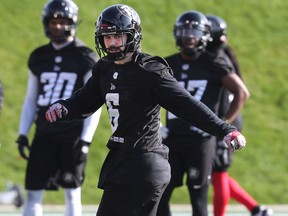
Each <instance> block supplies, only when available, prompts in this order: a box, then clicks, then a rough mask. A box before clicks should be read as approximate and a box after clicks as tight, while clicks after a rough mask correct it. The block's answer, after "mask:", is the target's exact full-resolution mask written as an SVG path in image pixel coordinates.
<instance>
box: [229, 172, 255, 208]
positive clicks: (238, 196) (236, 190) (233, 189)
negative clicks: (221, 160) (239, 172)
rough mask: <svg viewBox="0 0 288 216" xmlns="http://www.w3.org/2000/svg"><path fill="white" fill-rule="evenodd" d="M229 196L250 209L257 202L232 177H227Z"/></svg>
mask: <svg viewBox="0 0 288 216" xmlns="http://www.w3.org/2000/svg"><path fill="white" fill-rule="evenodd" d="M229 187H230V196H231V198H233V199H235V200H236V201H237V202H239V203H241V204H243V205H244V206H246V208H247V209H248V210H249V211H251V210H252V209H253V208H255V207H256V206H257V205H258V203H257V201H256V200H255V199H254V198H253V197H251V196H250V194H248V193H247V192H246V191H245V190H244V189H243V188H242V187H241V186H240V185H239V184H238V183H237V182H236V181H235V179H233V178H232V177H229Z"/></svg>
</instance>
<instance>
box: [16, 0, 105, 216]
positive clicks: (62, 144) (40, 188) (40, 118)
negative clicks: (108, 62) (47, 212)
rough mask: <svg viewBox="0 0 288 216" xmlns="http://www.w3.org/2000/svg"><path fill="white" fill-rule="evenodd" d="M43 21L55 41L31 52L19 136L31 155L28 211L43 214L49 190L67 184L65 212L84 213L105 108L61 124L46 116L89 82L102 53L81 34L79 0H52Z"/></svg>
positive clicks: (24, 153)
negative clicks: (90, 161) (89, 165)
mask: <svg viewBox="0 0 288 216" xmlns="http://www.w3.org/2000/svg"><path fill="white" fill-rule="evenodd" d="M42 22H43V27H44V32H45V35H46V36H47V37H48V38H49V39H50V42H49V43H48V44H45V45H43V46H40V47H38V48H36V49H35V50H34V51H33V52H32V53H31V54H30V58H29V62H28V66H29V71H30V72H29V79H28V86H27V94H26V98H25V101H24V104H23V108H22V113H21V119H20V125H19V132H18V133H19V137H18V139H17V141H16V142H17V144H18V149H19V152H20V155H21V156H22V157H23V158H24V159H26V160H28V164H27V169H26V178H25V188H26V189H27V199H26V202H25V205H24V210H23V215H24V216H41V215H42V198H43V194H44V191H45V190H53V189H54V190H56V189H57V188H58V186H61V187H63V188H64V193H65V203H66V207H65V215H69V216H71V215H77V216H81V215H82V207H81V185H82V184H83V182H84V177H85V166H86V159H87V153H88V150H89V145H90V143H91V141H92V137H93V135H94V132H95V130H96V127H97V125H98V121H99V117H100V113H101V109H99V110H98V112H96V113H95V114H94V115H93V116H91V117H90V118H87V119H85V120H81V121H73V122H59V123H55V124H49V123H48V122H47V121H46V119H45V112H46V110H47V108H48V107H49V105H50V104H52V103H53V102H55V101H56V100H59V99H63V98H64V99H65V98H68V97H70V96H71V95H72V93H73V92H75V91H77V90H79V89H80V88H81V87H82V86H83V85H84V83H85V82H86V81H87V80H88V78H89V77H90V76H91V71H92V67H93V65H94V64H95V62H96V61H97V57H96V53H95V52H93V51H92V50H91V49H90V48H88V47H87V46H86V45H85V44H84V43H83V42H82V41H80V40H79V39H78V38H76V37H75V33H76V27H77V24H78V6H77V5H76V4H75V3H74V2H73V1H71V0H50V1H48V2H47V3H46V4H45V6H44V9H43V12H42ZM34 121H35V124H36V128H35V134H34V138H33V141H32V143H31V145H29V141H28V133H29V131H30V129H31V126H32V124H33V122H34Z"/></svg>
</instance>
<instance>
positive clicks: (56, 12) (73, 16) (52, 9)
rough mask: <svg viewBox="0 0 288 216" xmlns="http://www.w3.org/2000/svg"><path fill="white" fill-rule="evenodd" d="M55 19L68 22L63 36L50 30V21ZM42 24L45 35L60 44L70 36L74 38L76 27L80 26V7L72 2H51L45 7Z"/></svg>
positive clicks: (61, 0)
mask: <svg viewBox="0 0 288 216" xmlns="http://www.w3.org/2000/svg"><path fill="white" fill-rule="evenodd" d="M53 18H54V19H57V18H63V19H67V20H68V25H66V26H65V28H64V30H63V34H61V35H53V34H52V32H51V29H50V28H49V20H50V19H53ZM42 22H43V26H44V32H45V35H46V36H47V37H48V38H50V39H51V40H52V41H55V42H58V43H61V42H65V41H66V40H67V38H68V37H69V36H72V37H74V36H75V34H76V27H77V25H78V7H77V5H76V4H75V3H74V2H73V1H71V0H50V1H48V3H47V4H46V5H45V6H44V9H43V12H42Z"/></svg>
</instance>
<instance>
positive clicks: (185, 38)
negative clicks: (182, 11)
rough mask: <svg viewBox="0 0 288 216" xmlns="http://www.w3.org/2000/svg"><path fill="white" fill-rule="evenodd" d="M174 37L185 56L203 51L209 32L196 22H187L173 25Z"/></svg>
mask: <svg viewBox="0 0 288 216" xmlns="http://www.w3.org/2000/svg"><path fill="white" fill-rule="evenodd" d="M174 37H175V39H176V45H177V46H178V47H179V49H180V51H181V52H183V53H184V54H185V55H187V56H194V55H196V54H197V53H202V52H203V51H205V47H206V46H207V42H208V40H209V39H210V34H209V32H208V31H207V30H206V29H204V28H202V27H201V26H200V25H198V23H194V22H188V23H185V24H184V25H181V26H175V28H174Z"/></svg>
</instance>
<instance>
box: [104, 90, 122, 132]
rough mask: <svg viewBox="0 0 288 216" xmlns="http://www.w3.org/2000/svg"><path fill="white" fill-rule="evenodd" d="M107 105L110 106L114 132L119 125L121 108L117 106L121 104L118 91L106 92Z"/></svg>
mask: <svg viewBox="0 0 288 216" xmlns="http://www.w3.org/2000/svg"><path fill="white" fill-rule="evenodd" d="M106 105H107V107H108V113H109V118H110V123H111V128H112V132H114V131H115V130H116V129H117V127H118V119H119V110H118V109H117V108H116V106H119V94H118V93H108V94H106Z"/></svg>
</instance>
